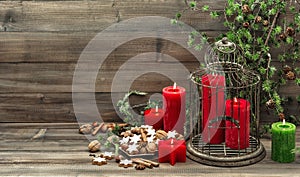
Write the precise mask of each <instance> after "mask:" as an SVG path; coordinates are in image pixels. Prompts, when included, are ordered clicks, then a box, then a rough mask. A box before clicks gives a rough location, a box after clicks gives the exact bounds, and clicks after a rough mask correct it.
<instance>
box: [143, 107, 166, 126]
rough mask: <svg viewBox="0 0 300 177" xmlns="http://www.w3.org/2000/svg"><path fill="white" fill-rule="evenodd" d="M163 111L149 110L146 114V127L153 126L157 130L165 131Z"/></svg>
mask: <svg viewBox="0 0 300 177" xmlns="http://www.w3.org/2000/svg"><path fill="white" fill-rule="evenodd" d="M163 116H164V111H163V109H158V108H152V109H147V110H146V111H145V113H144V121H145V125H151V126H153V128H154V129H155V130H163Z"/></svg>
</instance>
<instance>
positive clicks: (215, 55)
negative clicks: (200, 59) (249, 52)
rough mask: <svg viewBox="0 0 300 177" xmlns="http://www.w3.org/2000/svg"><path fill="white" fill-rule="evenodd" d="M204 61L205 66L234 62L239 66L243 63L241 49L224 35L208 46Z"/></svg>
mask: <svg viewBox="0 0 300 177" xmlns="http://www.w3.org/2000/svg"><path fill="white" fill-rule="evenodd" d="M204 61H205V64H206V65H207V67H212V66H217V65H214V64H215V63H234V64H236V65H239V67H243V66H244V64H245V60H244V55H243V51H242V49H241V48H240V47H239V46H237V45H236V44H235V43H233V42H231V41H229V40H228V39H227V38H226V37H224V38H222V39H221V40H219V41H217V42H215V43H213V44H212V45H210V46H208V48H207V51H206V53H205V57H204Z"/></svg>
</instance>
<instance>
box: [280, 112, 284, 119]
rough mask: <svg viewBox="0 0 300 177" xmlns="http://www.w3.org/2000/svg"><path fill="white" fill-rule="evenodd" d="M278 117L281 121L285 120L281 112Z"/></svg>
mask: <svg viewBox="0 0 300 177" xmlns="http://www.w3.org/2000/svg"><path fill="white" fill-rule="evenodd" d="M278 116H279V119H280V120H283V119H285V116H284V114H283V113H282V112H281V113H279V114H278Z"/></svg>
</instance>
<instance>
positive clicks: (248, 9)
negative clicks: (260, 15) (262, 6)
mask: <svg viewBox="0 0 300 177" xmlns="http://www.w3.org/2000/svg"><path fill="white" fill-rule="evenodd" d="M242 12H243V13H244V14H247V13H249V12H251V9H250V7H249V6H248V4H245V5H243V7H242Z"/></svg>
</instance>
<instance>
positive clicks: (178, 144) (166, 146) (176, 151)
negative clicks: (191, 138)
mask: <svg viewBox="0 0 300 177" xmlns="http://www.w3.org/2000/svg"><path fill="white" fill-rule="evenodd" d="M158 161H159V162H160V163H166V162H169V163H170V164H171V165H172V166H174V165H175V163H176V162H185V161H186V144H185V141H184V140H175V139H168V140H161V141H159V142H158Z"/></svg>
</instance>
